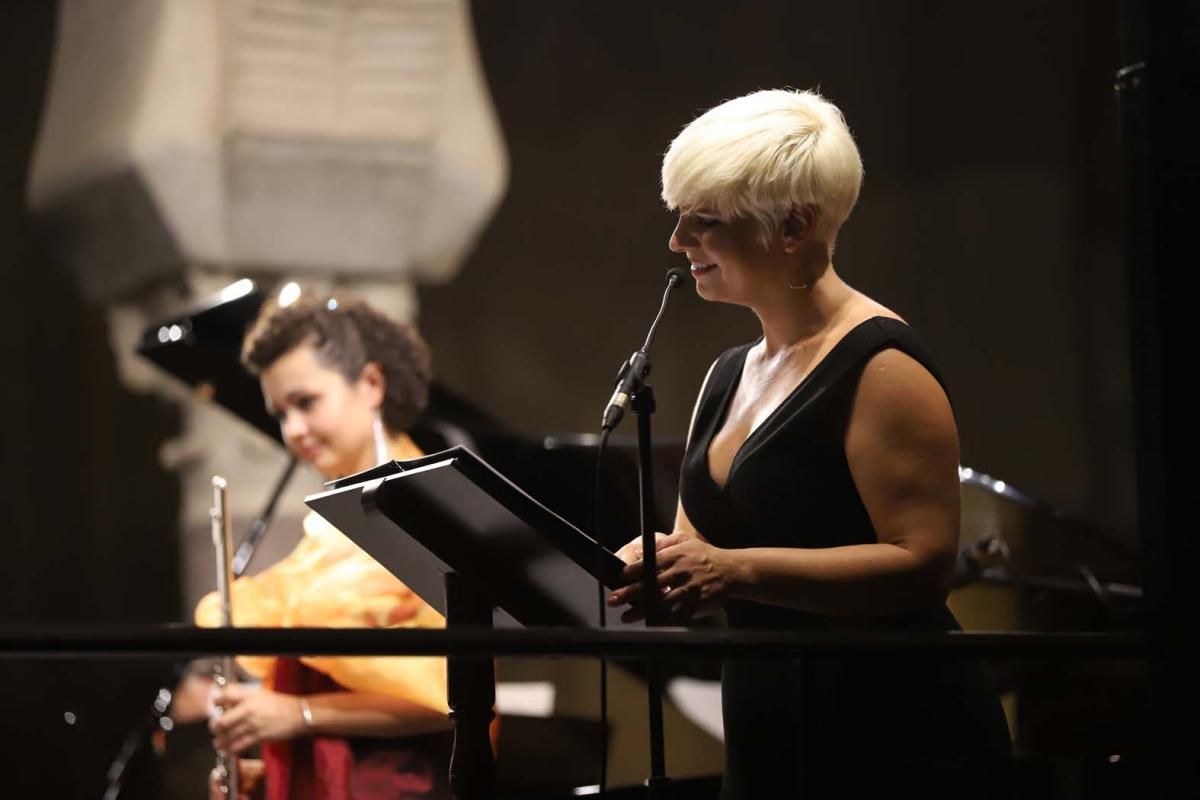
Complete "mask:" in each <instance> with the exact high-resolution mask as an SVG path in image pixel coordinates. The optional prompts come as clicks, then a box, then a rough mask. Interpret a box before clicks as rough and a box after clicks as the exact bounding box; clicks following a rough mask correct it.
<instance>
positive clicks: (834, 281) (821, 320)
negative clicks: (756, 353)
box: [751, 264, 856, 358]
mask: <svg viewBox="0 0 1200 800" xmlns="http://www.w3.org/2000/svg"><path fill="white" fill-rule="evenodd" d="M855 294H856V293H855V291H854V290H853V289H852V288H850V286H849V285H847V284H846V282H845V281H843V280H842V279H841V278H840V277H839V276H838V274H837V272H835V271H834V269H833V264H829V265H828V266H827V268H826V269H824V271H823V272H822V273H821V276H820V278H818V279H816V280H814V281H813V282H812V283H811V285H809V286H808V288H806V289H789V290H787V293H782V292H778V291H776V292H772V294H771V296H770V297H768V298H767V299H765V300H764V301H763V302H761V303H758V304H755V305H754V306H752V307H751V309H752V310H753V311H754V314H755V315H756V316H757V317H758V321H759V324H760V325H762V330H763V344H764V355H766V356H767V357H768V358H771V357H773V356H775V355H776V354H778V353H780V352H782V351H785V350H788V349H789V348H792V347H795V346H796V345H797V344H800V343H803V342H806V341H809V340H810V339H813V338H814V337H819V336H821V335H822V334H824V333H825V332H826V331H828V330H829V329H830V328H832V327H834V326H835V325H836V324H837V321H838V320H839V319H841V317H842V315H843V313H844V312H845V310H846V308H847V306H848V305H849V302H850V300H851V299H853V297H854V296H855Z"/></svg>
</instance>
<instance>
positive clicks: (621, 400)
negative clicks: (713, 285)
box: [600, 267, 687, 431]
mask: <svg viewBox="0 0 1200 800" xmlns="http://www.w3.org/2000/svg"><path fill="white" fill-rule="evenodd" d="M686 275H687V271H686V270H684V269H681V268H680V267H675V268H673V269H671V270H668V271H667V288H666V290H665V291H664V292H663V299H662V305H660V306H659V307H658V314H657V315H656V316H655V317H654V323H653V324H652V325H651V326H650V332H649V333H647V334H646V342H645V344H643V345H642V346H641V349H639V350H637V351H636V352H635V353H634V354H633V355H631V356H630V357H629V360H627V361H626V362H625V363H624V364H622V365H621V369H620V371H618V372H617V385H616V388H615V389H614V390H613V394H612V397H611V398H609V401H608V405H607V406H606V407H605V409H604V416H603V418H602V422H601V424H600V427H601V429H602V430H606V431H611V430H612V429H613V428H615V427H617V425H618V424H620V422H621V419H622V418H623V417H624V416H625V412H626V411H628V410H629V401H630V398H631V397H633V395H634V394H635V393H636V392H637V391H638V389H641V388H642V387H643V386H644V385H645V384H646V377H647V376H648V375H649V374H650V357H649V354H650V343H651V342H652V341H654V332H655V331H657V330H658V323H659V322H661V321H662V317H663V312H664V311H666V310H667V300H668V299H670V297H671V290H673V289H674V288H675V287H676V286H678V285H679V284H680V283H681V282H682V281H683V279H684V277H685V276H686Z"/></svg>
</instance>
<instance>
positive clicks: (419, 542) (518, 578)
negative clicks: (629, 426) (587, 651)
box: [305, 446, 643, 800]
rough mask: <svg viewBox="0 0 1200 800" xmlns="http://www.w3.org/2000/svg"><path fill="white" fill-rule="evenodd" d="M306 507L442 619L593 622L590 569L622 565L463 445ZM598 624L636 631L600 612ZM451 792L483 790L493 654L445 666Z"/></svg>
mask: <svg viewBox="0 0 1200 800" xmlns="http://www.w3.org/2000/svg"><path fill="white" fill-rule="evenodd" d="M329 486H330V488H329V490H328V491H325V492H321V493H319V494H316V495H312V496H310V497H308V498H306V499H305V503H306V504H307V505H308V506H309V507H310V508H311V509H313V510H314V511H315V512H316V513H318V514H319V515H321V516H322V517H324V518H325V519H326V520H328V521H329V522H330V523H331V524H332V525H334V526H335V527H337V528H338V529H339V530H341V531H342V532H343V533H344V534H345V535H346V536H348V537H349V538H350V539H352V540H353V541H354V542H355V543H356V544H358V545H359V546H360V547H362V548H363V550H365V551H366V552H367V553H369V554H370V555H371V556H372V557H373V558H375V560H377V561H378V562H379V563H380V564H382V565H383V566H384V567H385V568H386V569H387V570H388V571H389V572H391V573H392V574H393V575H395V576H396V577H397V578H399V579H400V580H402V581H404V583H405V584H407V585H408V587H409V588H411V589H412V590H413V591H414V592H416V593H417V594H418V595H420V596H421V598H422V599H424V600H425V601H426V602H427V603H429V604H430V605H431V606H433V607H434V608H436V609H437V610H438V611H440V612H441V613H442V615H443V616H445V618H446V624H447V626H455V627H457V626H463V625H475V626H495V627H514V626H555V627H598V626H599V625H600V622H599V620H600V616H599V615H600V613H601V608H602V607H603V606H602V603H601V600H600V597H599V595H598V591H597V576H599V579H600V580H601V581H602V582H603V584H604V585H605V586H606V587H608V588H609V589H615V588H617V587H618V586H621V585H623V584H624V583H625V581H624V579H623V577H622V574H621V572H622V569H623V568H624V563H623V562H622V561H621V560H620V559H619V558H617V557H616V556H615V555H613V554H612V553H611V552H609V551H607V550H604V549H602V548H599V547H597V544H596V542H595V540H594V539H592V538H591V537H590V536H588V535H587V534H585V533H584V532H583V531H581V530H579V529H578V528H576V527H575V526H574V525H572V524H571V523H569V522H567V521H566V520H565V519H563V518H562V517H560V516H558V515H557V514H555V513H554V512H553V511H551V510H550V509H548V508H546V507H545V506H543V505H542V504H541V503H539V502H538V501H537V500H535V499H534V498H532V497H531V496H529V495H528V494H526V493H525V492H524V491H522V490H521V489H520V488H519V487H517V486H516V485H515V484H513V483H512V482H511V481H509V480H508V479H507V478H505V477H504V476H503V475H501V474H500V473H499V472H497V471H496V470H495V469H493V468H492V467H491V466H490V465H489V464H487V463H486V462H485V461H483V459H481V458H480V457H479V456H477V455H476V454H475V453H473V452H472V451H470V450H468V449H466V448H465V447H461V446H460V447H453V448H450V449H449V450H444V451H442V452H440V453H434V454H431V455H428V456H424V457H422V458H417V459H410V460H407V461H393V462H388V463H385V464H382V465H380V466H379V467H376V468H374V469H371V470H368V471H366V472H361V473H359V474H357V475H352V476H349V477H347V478H343V479H341V480H338V481H334V482H333V483H331V484H329ZM603 612H604V614H605V617H604V619H605V626H606V627H625V628H628V627H642V626H643V623H640V622H639V623H634V624H627V623H622V622H621V621H620V612H619V611H618V610H615V609H609V608H607V607H603ZM447 682H448V683H447V689H448V695H449V697H448V699H449V705H450V718H451V721H452V723H453V725H454V750H453V753H452V755H451V761H450V786H451V789H452V791H453V792H454V795H455V797H456V798H460V800H465V798H477V797H490V796H492V793H493V789H494V764H493V760H492V751H491V742H490V739H489V737H488V726H489V724H490V722H491V720H492V717H493V710H492V708H493V706H494V704H495V676H494V670H493V665H492V658H491V656H490V655H480V656H451V657H450V658H449V659H448V662H447Z"/></svg>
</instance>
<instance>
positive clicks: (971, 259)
mask: <svg viewBox="0 0 1200 800" xmlns="http://www.w3.org/2000/svg"><path fill="white" fill-rule="evenodd" d="M472 5H473V9H474V14H475V25H476V34H477V39H478V44H479V49H480V53H481V56H482V59H483V64H484V67H485V69H486V72H487V79H488V82H489V85H490V88H491V91H492V96H493V99H494V101H495V105H496V109H497V112H498V114H499V117H500V120H501V123H502V126H503V129H504V133H505V137H506V140H507V145H508V148H509V153H510V157H511V166H512V177H511V183H510V186H509V191H508V195H507V197H506V198H505V200H504V202H503V203H502V205H501V207H500V209H499V211H498V213H497V215H496V217H495V218H494V220H493V222H492V224H491V225H490V227H489V228H488V229H487V230H486V231H485V233H484V234H483V236H482V238H481V240H480V242H479V244H478V247H477V248H476V249H475V251H474V253H473V254H472V255H471V257H470V258H469V260H468V262H467V264H466V266H465V269H464V270H463V272H462V274H461V275H460V277H459V278H457V279H456V280H455V281H454V282H453V283H451V284H449V285H446V286H439V287H424V288H422V290H421V324H422V327H423V329H424V331H425V333H426V335H427V337H428V339H429V340H430V342H431V344H432V346H433V349H434V353H435V359H436V362H435V363H436V368H437V371H438V374H439V377H440V378H441V380H442V381H443V382H444V383H446V384H447V385H448V386H450V387H451V388H453V389H456V390H458V391H459V392H461V393H462V394H463V395H465V396H466V397H468V398H470V399H471V400H472V401H474V402H476V403H478V404H479V405H480V406H482V407H484V408H485V409H487V410H489V411H490V412H492V413H493V414H495V415H496V416H498V417H499V418H501V419H502V420H504V421H505V422H507V423H509V424H510V425H511V426H513V428H514V429H516V430H518V431H521V432H524V433H531V434H542V433H562V432H571V431H591V430H594V429H595V427H596V423H597V420H598V416H599V412H600V410H601V407H602V405H603V402H604V400H605V399H606V398H607V394H608V391H609V388H610V386H611V380H612V375H613V373H614V371H615V370H616V367H617V366H618V365H619V364H620V362H621V360H622V359H623V358H624V357H626V356H627V355H628V353H629V351H631V350H632V349H633V348H634V347H635V346H636V345H638V344H639V343H640V342H641V340H642V338H643V336H644V333H645V328H646V326H647V325H648V323H649V321H650V319H651V317H652V315H653V312H654V311H655V309H656V307H657V302H658V296H659V293H660V291H661V286H662V278H663V274H664V273H665V271H666V269H667V268H668V267H670V266H677V265H683V260H682V258H681V257H679V256H675V255H673V254H671V253H669V252H668V251H667V249H666V241H667V237H668V235H669V234H670V231H671V227H672V224H673V220H672V217H671V215H670V214H668V213H667V212H666V210H665V209H663V208H662V205H661V202H660V201H659V200H658V196H657V195H658V166H659V159H660V158H661V154H662V152H663V151H664V150H665V149H666V147H667V144H668V143H669V141H670V139H671V138H672V136H673V135H674V133H675V132H676V131H677V130H678V129H679V128H680V127H681V126H682V125H684V124H685V123H686V122H688V121H689V120H690V119H691V118H693V117H694V116H695V115H696V114H698V113H699V112H701V111H702V110H704V109H706V108H708V107H710V106H712V105H714V104H716V103H717V102H720V101H721V100H723V99H727V98H730V97H733V96H737V95H740V94H744V93H745V92H747V91H750V90H752V89H756V88H771V87H778V86H792V87H797V88H810V87H819V88H820V90H821V91H822V92H823V93H824V94H826V95H827V96H828V97H829V98H831V99H832V100H833V101H834V102H836V103H837V104H838V105H839V106H840V107H841V108H842V110H843V111H844V112H845V114H846V117H847V119H848V120H849V122H850V125H851V127H852V129H853V130H854V132H855V135H856V137H857V140H858V143H859V147H860V149H861V151H862V153H863V157H864V161H865V165H866V183H865V185H864V188H863V193H862V198H861V200H860V202H859V205H858V208H857V210H856V211H855V212H854V214H853V215H852V217H851V218H850V221H849V223H848V224H847V225H846V227H845V228H844V229H843V234H842V237H841V241H840V243H839V248H838V253H837V264H838V268H839V271H840V272H841V274H842V275H843V277H845V278H846V279H847V280H848V281H849V282H850V283H851V284H852V285H854V286H856V287H857V288H859V289H861V290H863V291H865V292H866V293H867V294H869V295H871V296H873V297H875V298H876V299H878V300H880V301H881V302H883V303H884V304H885V305H888V306H890V307H891V308H893V309H894V310H896V311H897V312H899V313H900V314H901V315H903V316H904V317H906V318H907V319H908V320H909V322H910V323H912V324H913V325H914V326H915V327H916V328H917V330H918V331H919V332H920V333H921V334H922V335H923V337H924V338H925V340H926V341H927V343H928V344H929V345H930V347H931V348H932V350H933V351H934V353H935V355H936V356H937V358H938V359H939V362H940V364H941V367H942V369H943V371H944V373H945V376H946V378H947V380H948V382H949V384H950V386H951V389H952V391H953V395H954V400H955V405H956V410H957V414H958V418H959V423H960V433H961V438H962V460H963V463H964V464H967V465H969V466H972V467H974V468H976V469H979V470H982V471H984V472H987V473H990V474H993V475H995V476H996V477H999V478H1003V479H1005V480H1007V481H1009V482H1011V483H1012V484H1014V485H1015V486H1017V487H1018V488H1020V489H1022V490H1024V491H1026V492H1029V493H1032V494H1034V495H1035V496H1038V497H1040V498H1042V499H1045V500H1047V501H1049V502H1051V503H1053V504H1055V505H1058V506H1060V507H1062V508H1064V509H1066V510H1067V511H1068V512H1070V513H1071V514H1074V515H1077V516H1079V517H1081V518H1082V519H1085V520H1087V521H1088V522H1090V523H1092V524H1093V525H1095V526H1096V527H1098V528H1099V529H1100V530H1102V531H1103V532H1104V533H1105V534H1106V535H1109V536H1112V537H1114V538H1118V539H1121V540H1123V541H1126V542H1130V543H1136V540H1137V532H1136V523H1137V508H1136V493H1135V490H1134V455H1133V433H1132V431H1133V419H1132V413H1133V412H1132V408H1133V406H1132V399H1131V387H1130V377H1129V376H1130V367H1129V363H1130V349H1129V328H1128V319H1127V315H1128V304H1127V296H1126V295H1127V293H1126V286H1127V280H1126V276H1125V273H1124V268H1123V266H1122V258H1121V256H1122V253H1121V246H1122V244H1121V225H1122V210H1121V195H1120V191H1119V188H1120V187H1119V182H1120V174H1121V173H1120V144H1119V138H1118V130H1117V107H1116V102H1115V99H1114V94H1113V90H1112V83H1113V75H1114V73H1115V71H1116V69H1117V68H1118V67H1119V66H1121V63H1122V61H1121V51H1120V25H1119V19H1118V4H1117V3H1116V2H1114V1H1112V0H1101V1H1100V2H1084V1H1083V0H1075V1H1074V2H1050V1H1049V0H1045V1H1044V2H1034V0H1016V1H1015V2H1008V3H1003V4H976V3H969V4H968V3H950V2H904V3H874V2H867V0H859V1H858V2H842V3H836V4H810V3H799V2H789V1H788V0H770V1H764V2H757V3H747V4H731V3H718V2H663V3H637V4H634V3H624V4H593V3H563V2H555V1H553V0H538V1H537V2H520V3H510V2H484V1H483V0H477V2H474V3H473V4H472ZM53 28H54V4H53V3H52V2H37V1H36V0H26V1H24V2H15V3H5V4H4V5H3V6H2V7H0V104H2V105H0V108H3V113H4V124H3V125H0V265H2V269H3V273H2V274H3V276H4V283H3V287H4V289H3V292H4V293H3V311H2V312H0V347H2V351H0V352H2V356H3V361H2V362H0V363H3V365H4V373H3V378H2V380H3V384H4V388H3V390H0V425H2V426H3V440H2V442H0V463H2V468H0V470H2V471H0V480H2V481H3V483H2V485H3V487H4V488H3V490H2V494H3V499H2V500H0V537H2V539H0V541H3V550H2V551H0V623H22V624H30V623H34V624H51V623H62V622H77V623H101V622H115V621H122V622H149V621H173V620H178V619H180V618H181V616H182V612H181V609H180V608H179V602H178V596H177V595H178V592H177V560H178V553H177V552H176V544H175V541H176V540H175V537H174V535H173V534H172V531H173V530H174V528H175V526H176V524H177V510H178V499H177V498H178V488H177V487H176V486H175V485H174V484H173V483H172V481H171V479H170V478H169V476H166V475H164V474H163V473H162V472H161V471H160V470H159V468H158V466H157V464H158V447H159V445H160V443H161V442H162V441H163V440H165V439H166V438H169V437H170V436H171V435H172V433H173V432H174V431H175V430H176V429H177V427H178V421H177V412H176V411H175V410H174V409H173V408H172V407H171V405H170V404H169V403H168V402H167V401H166V400H162V399H159V398H156V397H151V396H146V395H138V394H133V393H131V392H129V391H127V390H126V389H124V388H122V387H121V385H120V384H119V383H118V381H117V378H116V375H115V371H114V367H113V355H112V353H111V352H110V350H109V345H108V331H107V329H106V324H105V320H104V314H103V312H102V311H101V310H99V309H95V308H88V307H86V306H85V305H84V304H83V303H82V302H81V301H80V299H79V298H78V296H77V293H76V290H75V288H74V287H73V286H72V285H71V284H70V283H69V281H68V280H67V278H66V277H65V275H64V274H62V273H61V272H60V271H58V270H57V269H56V268H55V266H54V264H52V263H51V262H50V260H49V258H48V256H47V255H46V254H45V251H44V250H43V248H42V246H41V245H40V244H39V242H38V241H37V239H36V237H35V234H34V230H33V228H32V226H31V224H30V221H29V219H28V218H27V216H26V212H25V211H24V192H25V180H26V175H27V168H28V161H29V157H30V153H31V149H32V145H33V141H34V138H35V136H36V132H37V125H38V120H39V114H40V111H41V106H42V102H43V93H44V89H45V83H46V78H47V74H46V73H47V68H48V64H49V63H50V51H51V47H52V44H53ZM676 300H677V302H676V303H675V305H674V306H673V307H672V309H671V310H670V312H669V317H668V319H667V321H666V322H665V323H664V326H663V328H662V330H661V331H660V334H659V338H658V340H657V345H656V351H655V356H656V358H655V373H654V378H655V380H654V383H655V387H656V391H657V395H658V400H659V408H660V411H659V414H658V416H657V417H656V425H657V430H658V431H659V432H660V433H661V434H662V435H664V436H680V435H682V433H683V432H684V429H685V426H686V421H687V418H688V414H689V413H690V410H691V405H692V401H693V399H694V396H695V392H696V390H697V388H698V385H699V382H700V380H701V379H702V377H703V375H704V372H705V370H706V369H707V367H708V365H709V364H710V363H711V361H712V359H713V358H715V357H716V355H717V354H718V353H719V352H720V351H721V350H723V349H724V348H726V347H729V346H731V345H733V344H736V343H740V342H742V341H745V340H747V339H749V338H752V337H753V336H754V335H755V326H754V320H753V318H752V317H751V316H750V315H749V313H748V312H746V311H744V310H741V309H735V308H730V307H714V306H708V305H705V304H703V303H702V302H700V301H699V300H698V299H697V298H695V296H694V295H693V294H692V293H690V292H684V293H681V294H680V296H678V297H677V298H676ZM152 672H153V671H152V670H149V669H147V667H146V665H126V664H112V663H106V664H98V665H90V666H89V667H88V668H87V669H86V670H84V669H77V668H76V666H75V665H69V664H47V665H42V664H15V663H10V662H3V663H0V703H2V704H3V711H4V714H5V716H6V722H5V723H4V724H3V726H2V728H3V730H4V737H5V743H6V744H8V743H9V742H10V741H11V742H18V743H19V744H20V745H22V747H18V748H17V749H16V750H15V751H14V750H12V749H11V748H9V747H6V748H5V750H6V751H8V755H10V756H12V755H13V754H14V752H15V753H16V754H17V757H18V758H20V759H23V764H22V767H23V770H22V772H23V773H24V774H25V775H30V774H32V775H34V776H37V777H38V778H39V779H40V780H41V783H40V784H39V786H40V790H41V792H42V794H41V796H46V797H59V796H61V797H74V796H98V790H96V789H95V787H96V786H97V785H98V782H99V774H100V773H101V772H102V770H103V767H104V765H105V764H106V763H107V760H108V758H110V757H111V753H112V748H113V747H115V744H114V742H115V740H114V737H115V736H116V735H117V734H118V733H119V732H120V731H122V730H123V729H124V728H125V727H127V725H128V724H129V722H131V721H132V720H133V719H134V718H135V717H137V716H138V715H140V714H141V713H143V711H144V710H145V707H146V706H147V705H148V701H149V699H150V698H149V696H148V695H147V686H148V682H152V678H150V677H148V676H149V675H151V674H152ZM64 709H74V710H75V711H76V712H77V714H78V721H77V723H76V724H75V725H74V726H67V725H65V724H64V722H63V716H62V714H63V710H64ZM49 765H55V766H54V767H50V766H49ZM10 774H11V773H10ZM80 787H84V788H83V789H81V788H80Z"/></svg>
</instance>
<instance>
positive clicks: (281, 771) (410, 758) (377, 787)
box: [262, 658, 451, 800]
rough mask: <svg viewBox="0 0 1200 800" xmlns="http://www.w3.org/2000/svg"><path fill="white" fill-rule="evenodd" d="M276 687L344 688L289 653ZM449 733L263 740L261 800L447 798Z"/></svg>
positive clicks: (296, 690) (298, 691)
mask: <svg viewBox="0 0 1200 800" xmlns="http://www.w3.org/2000/svg"><path fill="white" fill-rule="evenodd" d="M273 688H274V689H275V691H277V692H282V693H284V694H294V695H305V694H321V693H324V692H337V691H344V689H343V688H342V687H341V686H339V685H338V684H337V683H335V682H334V681H333V680H332V679H330V678H329V677H328V676H327V675H325V674H323V673H320V672H317V671H316V670H313V669H310V668H308V667H306V666H304V665H303V664H301V663H300V662H299V661H298V660H296V659H294V658H280V659H279V660H278V661H277V662H276V668H275V675H274V686H273ZM450 743H451V738H450V736H449V735H441V734H439V735H430V736H413V737H407V738H403V739H371V738H367V737H354V738H344V737H338V736H311V737H301V738H297V739H290V740H286V741H281V742H267V743H264V744H263V746H262V754H263V762H264V768H265V772H266V774H265V776H264V778H265V781H266V800H434V799H435V798H437V799H438V800H440V798H448V797H449V796H450V793H449V789H448V779H447V771H448V768H449V761H450Z"/></svg>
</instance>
